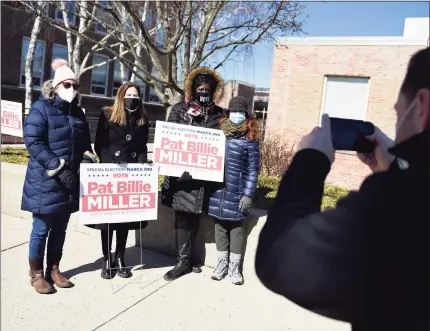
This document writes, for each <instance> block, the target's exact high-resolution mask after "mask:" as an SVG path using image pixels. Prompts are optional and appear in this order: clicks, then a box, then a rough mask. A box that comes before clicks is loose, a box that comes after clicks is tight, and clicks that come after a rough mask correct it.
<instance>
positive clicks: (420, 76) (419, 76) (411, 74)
mask: <svg viewBox="0 0 430 331" xmlns="http://www.w3.org/2000/svg"><path fill="white" fill-rule="evenodd" d="M422 88H426V89H429V90H430V48H428V47H427V48H425V49H422V50H419V51H418V52H416V53H415V54H414V55H413V56H412V57H411V59H410V61H409V64H408V70H407V71H406V76H405V79H404V81H403V84H402V87H401V88H400V91H401V92H402V93H403V94H404V95H405V97H406V98H407V99H408V101H412V100H413V99H414V98H415V95H416V94H417V92H418V91H419V90H420V89H422Z"/></svg>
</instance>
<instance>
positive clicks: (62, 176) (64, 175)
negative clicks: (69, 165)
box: [58, 169, 78, 192]
mask: <svg viewBox="0 0 430 331" xmlns="http://www.w3.org/2000/svg"><path fill="white" fill-rule="evenodd" d="M58 179H59V180H60V182H61V184H63V185H64V186H65V187H66V189H67V190H69V191H71V192H73V191H75V190H76V189H77V188H78V178H77V176H76V175H75V174H74V173H73V172H71V171H70V170H67V169H62V170H60V172H59V173H58Z"/></svg>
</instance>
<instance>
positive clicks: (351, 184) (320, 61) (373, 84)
mask: <svg viewBox="0 0 430 331" xmlns="http://www.w3.org/2000/svg"><path fill="white" fill-rule="evenodd" d="M423 47H424V45H423V46H421V47H420V46H349V45H348V46H347V45H345V46H339V45H336V46H329V45H303V44H301V45H290V46H288V47H287V46H279V47H277V48H275V52H274V60H273V69H272V82H271V87H270V104H269V110H268V116H267V123H266V136H267V135H268V134H270V133H277V134H280V135H282V136H283V137H284V139H285V140H286V141H287V142H288V143H292V142H293V141H296V140H298V139H300V137H301V136H302V135H303V134H306V133H308V132H309V131H310V130H311V129H312V128H313V127H314V126H316V125H318V123H319V118H320V116H321V104H322V94H323V88H324V76H325V75H341V76H362V77H370V81H369V101H368V109H367V116H366V120H367V121H370V122H372V123H374V124H375V125H377V126H378V127H380V128H381V129H382V130H383V131H384V132H386V133H387V134H388V135H390V136H391V137H393V135H394V125H395V121H396V116H395V112H394V110H393V105H394V103H395V101H396V99H397V93H398V91H399V88H400V85H401V83H402V80H403V78H404V75H405V72H406V67H407V64H408V61H409V58H410V57H411V55H412V54H413V53H414V52H416V51H417V50H418V49H420V48H423ZM368 174H369V171H368V170H367V168H366V167H365V166H364V165H363V164H362V163H361V162H360V161H359V160H358V159H357V157H356V156H355V154H354V153H348V152H338V153H337V154H336V161H335V163H334V165H333V167H332V170H331V172H330V174H329V176H328V179H327V180H328V182H329V183H331V184H334V185H338V186H342V187H348V188H358V186H359V185H360V183H361V182H362V180H363V179H364V178H365V177H366V176H367V175H368Z"/></svg>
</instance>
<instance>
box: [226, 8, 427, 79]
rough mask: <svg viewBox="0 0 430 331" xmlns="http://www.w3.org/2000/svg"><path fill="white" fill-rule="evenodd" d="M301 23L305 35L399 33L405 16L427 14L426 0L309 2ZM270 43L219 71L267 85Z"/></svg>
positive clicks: (271, 57)
mask: <svg viewBox="0 0 430 331" xmlns="http://www.w3.org/2000/svg"><path fill="white" fill-rule="evenodd" d="M305 14H306V15H308V16H309V17H308V18H307V20H306V23H305V25H304V27H303V30H304V31H305V32H306V33H307V36H310V37H317V36H401V35H403V27H404V22H405V18H406V17H429V3H428V2H325V3H323V2H309V3H307V4H306V9H305ZM272 62H273V43H266V44H260V45H255V46H253V52H252V55H250V56H248V57H247V58H246V59H245V60H244V61H243V60H241V61H240V62H239V61H234V62H232V61H231V62H228V63H227V64H226V65H225V66H224V67H223V68H220V70H219V72H220V74H221V75H222V76H223V78H224V79H225V80H229V79H238V80H244V81H247V82H250V83H253V84H255V85H256V86H257V87H270V79H271V75H272Z"/></svg>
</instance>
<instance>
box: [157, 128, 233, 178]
mask: <svg viewBox="0 0 430 331" xmlns="http://www.w3.org/2000/svg"><path fill="white" fill-rule="evenodd" d="M224 159H225V135H224V133H223V132H222V131H221V130H214V129H207V128H202V127H195V126H191V125H183V124H176V123H169V122H162V121H157V123H156V127H155V137H154V162H155V163H156V164H157V166H159V167H160V174H161V175H167V176H172V177H181V175H182V174H183V172H184V171H188V172H189V173H190V174H191V176H192V177H193V178H194V179H200V180H206V181H212V182H223V181H224Z"/></svg>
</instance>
